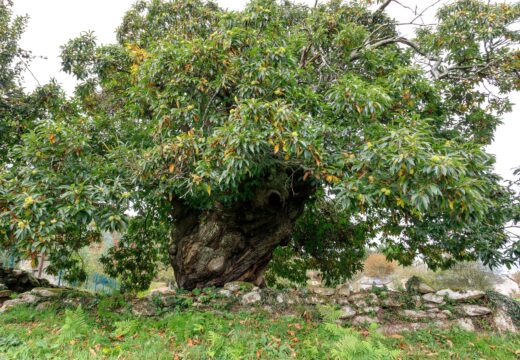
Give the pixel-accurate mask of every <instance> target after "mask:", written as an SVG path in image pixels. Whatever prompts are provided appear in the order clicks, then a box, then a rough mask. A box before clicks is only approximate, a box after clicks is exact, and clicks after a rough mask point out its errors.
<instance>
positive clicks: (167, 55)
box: [0, 0, 520, 287]
mask: <svg viewBox="0 0 520 360" xmlns="http://www.w3.org/2000/svg"><path fill="white" fill-rule="evenodd" d="M391 2H392V1H391V0H390V1H385V2H373V1H348V2H344V1H337V0H332V1H329V2H323V3H317V5H316V6H315V7H308V6H305V5H301V4H294V3H292V2H289V1H280V2H278V1H274V0H253V1H250V2H249V3H248V4H247V6H246V7H245V9H244V10H243V11H227V10H223V9H221V8H219V7H218V6H217V5H216V4H215V3H212V2H205V1H200V0H185V1H180V0H179V1H178V0H174V1H159V0H151V1H139V2H137V3H136V4H135V5H134V6H133V7H132V8H131V9H130V10H129V11H128V12H127V13H126V15H125V17H124V18H123V21H122V24H121V25H120V27H119V28H118V29H117V43H115V44H112V45H102V46H101V45H97V43H96V38H95V35H94V34H93V33H91V32H86V33H83V34H82V35H81V36H79V37H77V38H75V39H72V40H70V41H69V42H68V43H67V44H65V45H64V46H63V49H62V67H63V70H64V71H66V72H69V73H71V74H73V75H74V76H75V77H76V78H77V79H78V81H79V84H78V86H77V88H76V91H75V94H74V96H73V97H71V98H66V97H64V96H61V95H60V96H55V97H53V99H54V101H53V105H52V106H47V107H46V111H44V112H43V113H40V114H38V116H36V120H35V121H34V122H33V123H31V124H32V125H31V127H30V129H28V130H27V131H26V132H25V133H24V134H23V135H22V136H21V142H20V143H19V144H14V143H9V146H8V150H9V156H8V159H9V161H4V163H3V164H2V168H1V169H0V171H1V173H0V229H2V230H0V231H1V234H0V244H1V246H2V247H4V248H10V249H16V251H17V253H18V254H20V255H21V256H25V257H33V258H34V257H35V256H36V255H37V254H39V253H41V252H45V253H49V254H50V256H51V261H52V262H53V264H55V267H56V269H58V268H60V269H61V268H67V269H75V270H71V271H70V274H71V276H73V275H77V273H78V271H79V270H78V269H79V265H80V264H79V262H78V260H77V259H76V258H75V257H73V256H71V254H73V253H74V252H75V251H77V250H78V249H79V248H81V247H83V246H85V245H87V244H89V243H90V242H92V241H96V240H97V239H98V238H99V236H98V234H99V231H102V230H112V231H125V229H127V232H126V234H127V235H126V237H124V238H123V242H122V244H121V247H120V248H118V249H114V250H113V254H112V255H113V259H112V260H106V263H107V266H108V268H112V271H114V269H116V270H117V272H119V273H121V274H123V276H128V277H129V276H130V275H128V274H130V273H132V274H134V273H136V272H137V273H140V272H141V273H143V274H144V273H146V274H147V276H145V278H146V277H149V274H151V273H153V269H149V267H148V265H146V266H145V265H143V266H145V269H141V268H136V266H135V263H134V262H132V261H124V259H128V258H129V257H130V258H131V256H132V255H131V254H134V256H135V254H140V255H138V257H139V256H141V255H142V256H144V257H145V258H146V259H148V260H149V262H148V260H147V261H146V262H143V264H144V263H148V264H149V263H154V262H156V261H157V260H158V259H159V257H160V254H163V255H164V251H165V250H164V251H151V250H150V249H152V248H153V249H158V248H164V247H169V249H170V250H169V252H170V261H171V262H172V265H173V266H174V268H175V271H176V275H178V274H181V273H183V272H191V273H196V272H201V273H202V272H205V273H211V274H213V275H207V274H206V275H204V278H203V279H202V278H197V279H195V278H190V279H191V280H189V281H188V280H186V282H185V283H184V282H183V284H184V286H186V287H195V286H202V285H207V284H212V285H213V284H217V285H218V284H219V282H218V281H215V282H213V278H215V277H220V278H222V279H228V280H229V279H231V278H233V276H234V277H235V278H240V279H250V278H251V276H250V275H251V274H252V273H255V274H256V273H258V272H260V273H261V272H263V270H264V269H265V267H266V266H267V264H268V263H269V260H270V259H271V256H272V252H273V250H274V249H275V248H277V247H278V246H283V245H285V246H288V248H287V249H292V250H291V254H296V255H297V256H298V258H300V259H308V258H310V259H313V261H312V262H311V264H312V265H313V266H315V267H321V268H323V269H324V270H325V271H326V272H327V273H328V274H331V275H330V276H331V277H335V275H334V274H337V272H338V269H344V271H345V274H347V275H348V274H349V272H350V271H355V270H356V269H357V267H356V266H357V265H356V264H358V263H359V261H360V259H361V257H362V251H361V252H360V249H363V248H364V246H365V245H367V244H369V243H373V242H377V244H378V245H379V246H381V247H382V248H383V249H384V252H385V254H386V255H387V257H388V258H389V259H395V260H398V261H400V262H401V263H402V264H410V263H411V262H412V261H413V260H414V259H415V258H417V257H422V258H423V259H424V260H425V261H426V263H427V264H428V265H429V266H431V267H433V268H435V267H446V266H450V265H452V264H453V263H455V262H457V261H462V260H475V259H479V260H481V261H483V262H484V263H485V264H487V265H490V266H497V265H499V264H506V265H511V264H518V263H519V257H518V256H519V254H520V247H519V245H518V243H517V242H513V241H512V239H511V237H510V236H508V233H507V231H506V229H505V224H506V223H508V222H511V221H518V200H517V194H515V191H514V189H513V188H511V187H508V186H506V185H504V183H503V182H502V180H501V178H500V177H499V176H498V175H496V174H495V173H494V172H493V163H494V159H493V157H492V156H491V155H489V154H487V153H486V152H485V146H486V145H488V144H489V143H490V142H491V141H492V140H493V134H494V131H495V129H496V127H497V126H498V125H499V124H500V118H501V115H503V114H504V113H505V112H508V111H510V110H511V103H510V102H509V100H508V97H507V94H508V93H510V92H512V91H515V90H519V89H520V80H519V72H520V51H519V50H518V44H519V40H520V34H519V33H518V30H515V29H514V24H517V23H518V20H519V17H520V4H518V3H514V4H506V3H500V4H491V3H487V2H483V1H479V0H457V1H453V2H450V3H448V4H446V5H443V6H441V7H440V9H439V10H438V11H437V13H436V22H435V23H434V24H430V25H425V24H421V23H419V22H416V20H417V19H418V18H419V17H420V16H418V17H417V18H416V19H414V20H412V21H411V22H410V23H408V24H399V23H398V22H397V21H396V20H394V19H392V18H390V17H389V16H388V15H387V13H386V7H387V6H388V5H389V4H390V3H391ZM3 21H4V22H3V24H7V25H2V26H3V27H6V28H7V29H12V30H9V31H11V32H12V34H14V35H12V38H13V40H12V41H14V43H16V40H17V38H18V37H19V35H18V34H19V32H20V31H21V28H22V27H21V25H18V26H14V25H9V24H11V23H10V22H9V20H8V21H7V22H6V21H5V20H3ZM20 21H21V20H20ZM405 25H406V26H410V25H412V26H413V25H417V26H415V28H416V31H415V34H414V36H413V37H411V38H407V37H404V36H403V35H402V26H405ZM13 26H14V28H13ZM2 29H3V28H2ZM13 29H14V30H13ZM16 29H18V30H16ZM2 31H3V30H2ZM16 51H17V50H14V51H11V54H14V53H15V52H16ZM2 56H3V55H2ZM2 61H3V60H2ZM9 61H10V60H8V63H9ZM11 62H12V61H11ZM2 66H3V65H2ZM9 74H11V72H10V70H9V71H8V70H4V67H2V74H0V76H1V77H2V78H3V77H4V76H10V77H11V78H13V76H14V75H9ZM487 88H493V89H494V90H493V91H489V90H487ZM8 97H9V98H10V99H13V98H15V95H9V96H8ZM259 209H262V210H261V211H260V210H259ZM216 214H218V215H216ZM266 214H269V216H268V215H266ZM231 218H232V219H233V220H230V224H231V225H226V224H225V222H226V220H225V219H231ZM252 218H255V219H265V221H264V222H261V221H259V222H257V223H255V225H254V226H253V225H251V226H250V223H251V221H253V220H252ZM246 223H247V224H249V225H247V224H246ZM260 224H261V225H260ZM272 224H275V225H272ZM293 225H294V226H293ZM252 228H254V231H253V230H250V229H252ZM147 229H149V231H148V230H147ZM170 229H172V231H171V238H170V236H169V235H168V233H169V232H170ZM195 229H196V230H195ZM261 229H264V230H263V231H265V233H266V234H269V236H271V240H269V241H267V240H266V243H269V246H267V245H266V246H265V247H263V246H261V247H259V246H260V245H261V244H259V243H262V242H263V240H262V237H261V233H262V230H261ZM269 229H272V231H271V230H269ZM237 234H238V235H237ZM266 236H267V235H266ZM125 239H126V240H125ZM179 239H182V240H179ZM204 239H212V240H211V243H208V242H204V241H206V240H204ZM251 239H254V244H252V243H251V241H252V240H251ZM208 241H209V240H208ZM197 244H198V245H197ZM228 248H229V251H228ZM248 249H253V250H251V251H250V252H251V255H250V256H254V254H255V253H256V254H257V256H258V259H259V260H258V265H254V264H253V262H247V264H246V263H243V264H242V263H240V261H242V260H241V259H243V258H245V257H246V256H245V255H243V254H245V252H247V251H248ZM263 251H265V254H264V253H263ZM179 254H180V255H179ZM356 254H357V255H356ZM248 256H249V255H248ZM118 259H119V260H118ZM331 259H333V260H334V261H335V262H334V264H337V267H336V268H335V270H334V269H328V268H327V267H330V264H331V263H330V260H331ZM278 260H280V259H277V261H278ZM282 260H283V259H282ZM184 261H186V264H184ZM180 263H183V264H184V265H182V266H181V265H180ZM188 263H189V266H188V265H187V264H188ZM231 263H237V264H238V263H240V264H242V265H237V268H236V269H235V268H234V269H233V271H231V270H229V271H228V270H226V269H227V268H229V267H230V266H231V265H230V264H231ZM222 264H224V265H222ZM282 264H283V261H282ZM238 268H239V269H238ZM186 269H189V271H188V270H186ZM235 273H236V274H235ZM125 274H127V275H125ZM234 274H235V275H234ZM132 276H135V274H134V275H132ZM143 276H144V275H143ZM189 276H192V275H189ZM189 276H188V277H189ZM178 281H179V278H178ZM136 282H139V281H138V280H136ZM142 286H143V287H144V286H146V281H144V285H142Z"/></svg>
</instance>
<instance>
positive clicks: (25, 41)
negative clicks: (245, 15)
mask: <svg viewBox="0 0 520 360" xmlns="http://www.w3.org/2000/svg"><path fill="white" fill-rule="evenodd" d="M323 1H324V0H320V2H323ZM217 2H218V3H219V4H220V5H221V6H223V7H227V8H230V9H240V8H241V7H243V6H244V4H245V3H246V1H245V0H218V1H217ZM302 2H306V3H309V4H314V0H304V1H302ZM507 2H513V1H512V0H510V1H507ZM133 3H134V0H15V5H14V12H15V13H16V14H19V15H24V14H28V15H29V17H30V19H29V24H28V27H27V30H26V32H25V34H24V36H23V38H22V41H21V44H22V46H23V47H24V48H26V49H28V50H31V51H32V52H33V54H34V55H36V56H43V57H45V58H46V59H35V60H34V61H33V62H32V63H31V66H30V68H31V71H32V73H33V74H34V75H35V77H36V78H37V79H38V80H39V81H40V83H42V84H44V83H46V82H47V81H48V80H49V79H50V78H51V77H54V78H56V79H57V80H58V82H59V83H61V84H62V85H63V86H64V88H65V89H66V90H67V91H68V92H71V91H72V89H73V88H74V80H73V79H72V77H70V76H68V75H67V74H64V73H62V72H60V60H59V53H60V46H61V45H63V44H65V43H66V42H67V41H68V40H69V39H71V38H73V37H76V36H78V35H79V34H80V33H81V32H82V31H86V30H93V31H94V32H95V34H96V36H97V39H98V42H99V43H105V44H106V43H113V42H115V33H114V31H115V29H116V27H117V26H118V25H119V24H120V21H121V18H122V16H123V14H124V12H125V11H126V10H127V9H128V8H130V6H131V5H132V4H133ZM401 3H402V4H405V5H407V6H410V7H412V8H415V6H416V5H419V6H421V5H420V4H423V5H422V6H426V4H427V3H430V1H427V2H426V1H422V2H421V1H420V0H401ZM387 11H388V12H390V13H391V14H392V15H393V16H395V17H399V18H401V19H410V13H409V12H408V11H407V10H405V9H403V8H402V7H400V6H399V5H398V4H395V3H392V4H391V5H390V6H389V7H388V8H387ZM25 85H26V87H27V88H28V89H32V88H34V86H35V85H36V82H35V81H34V79H33V78H32V77H31V76H30V75H29V74H26V77H25ZM511 97H512V100H513V102H514V103H515V104H518V105H515V107H514V111H513V112H512V113H510V114H507V115H506V116H505V117H504V124H503V125H502V126H500V127H499V128H498V130H497V132H496V136H495V141H494V143H493V144H492V145H491V146H489V147H488V151H489V152H490V153H492V154H495V155H496V158H497V163H496V171H497V172H498V173H499V174H501V175H502V176H503V177H504V178H509V179H511V178H512V168H514V167H516V166H520V141H519V140H518V135H520V120H519V118H520V94H519V93H515V94H513V95H512V96H511Z"/></svg>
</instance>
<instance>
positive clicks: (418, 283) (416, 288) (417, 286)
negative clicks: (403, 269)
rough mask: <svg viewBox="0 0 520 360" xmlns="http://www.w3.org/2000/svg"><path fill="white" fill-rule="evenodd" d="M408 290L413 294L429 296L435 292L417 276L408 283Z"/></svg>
mask: <svg viewBox="0 0 520 360" xmlns="http://www.w3.org/2000/svg"><path fill="white" fill-rule="evenodd" d="M406 290H407V291H408V292H409V293H413V294H429V293H433V292H435V290H434V289H433V288H432V287H431V286H429V285H427V284H425V283H424V282H423V281H422V280H421V279H420V278H419V277H417V276H412V277H411V278H409V279H408V280H407V281H406Z"/></svg>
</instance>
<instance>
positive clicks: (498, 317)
mask: <svg viewBox="0 0 520 360" xmlns="http://www.w3.org/2000/svg"><path fill="white" fill-rule="evenodd" d="M126 299H127V304H126V307H127V308H128V309H131V311H132V312H133V313H134V315H136V316H161V315H162V314H164V313H165V312H168V311H172V310H173V309H176V310H183V309H196V310H199V311H223V310H226V311H250V312H264V313H268V314H269V315H272V316H273V317H276V316H278V315H280V314H292V315H295V316H302V317H304V318H306V319H309V320H312V321H319V320H320V315H319V314H320V311H318V310H319V307H321V306H327V307H329V308H330V309H335V311H336V313H337V318H338V322H341V323H342V324H344V325H345V326H355V327H360V328H364V327H367V326H368V325H369V324H371V323H377V324H378V325H379V328H378V329H379V331H381V332H383V333H385V334H387V335H389V334H396V333H399V332H402V331H406V330H417V329H420V328H426V327H431V326H433V327H438V328H449V327H454V326H458V327H461V328H463V329H465V330H468V331H498V332H506V331H510V332H517V329H519V328H520V317H519V315H518V314H520V305H519V304H518V303H517V302H515V301H513V300H511V299H509V298H507V297H505V296H503V295H500V294H498V293H495V292H486V293H484V292H481V291H467V292H458V291H452V290H450V289H442V290H435V289H432V288H431V287H429V286H428V285H426V284H424V283H422V282H421V281H420V280H418V279H417V278H415V279H411V280H410V281H409V282H408V283H407V291H392V290H388V289H386V288H384V287H383V288H380V287H374V288H371V289H367V290H363V291H356V292H354V291H352V290H351V289H350V288H349V287H348V286H339V287H337V288H327V287H324V286H323V285H322V284H321V281H319V279H317V278H314V279H312V278H311V279H310V280H309V285H308V287H307V288H303V289H290V290H275V289H270V288H264V289H260V288H258V287H255V286H254V285H252V284H249V283H244V282H232V283H228V284H226V285H225V286H224V287H223V288H221V289H216V288H209V289H202V290H194V291H192V292H186V291H180V290H177V291H176V290H172V289H160V290H156V291H152V292H151V293H149V294H148V295H147V296H145V297H143V298H139V299H138V298H129V297H127V298H126ZM53 302H54V303H55V304H56V303H57V306H65V307H74V306H77V305H78V304H80V303H85V302H86V303H90V302H91V304H90V306H95V303H96V298H95V295H94V294H90V293H87V292H79V291H77V290H67V289H45V288H36V289H33V290H31V291H30V292H25V293H22V294H20V295H19V296H18V297H17V298H15V299H11V300H7V301H5V302H4V304H3V306H2V307H1V308H0V312H4V311H8V310H9V309H10V308H11V307H13V306H16V305H19V304H31V305H32V306H35V309H41V308H44V307H46V306H47V305H49V304H51V303H53ZM121 310H123V309H121ZM115 311H118V310H117V309H115Z"/></svg>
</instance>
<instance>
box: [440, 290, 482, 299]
mask: <svg viewBox="0 0 520 360" xmlns="http://www.w3.org/2000/svg"><path fill="white" fill-rule="evenodd" d="M435 294H436V295H438V296H445V297H447V298H448V299H449V300H452V301H468V300H475V299H480V298H481V297H484V295H485V293H484V292H483V291H479V290H467V291H453V290H451V289H443V290H439V291H437V292H436V293H435Z"/></svg>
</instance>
